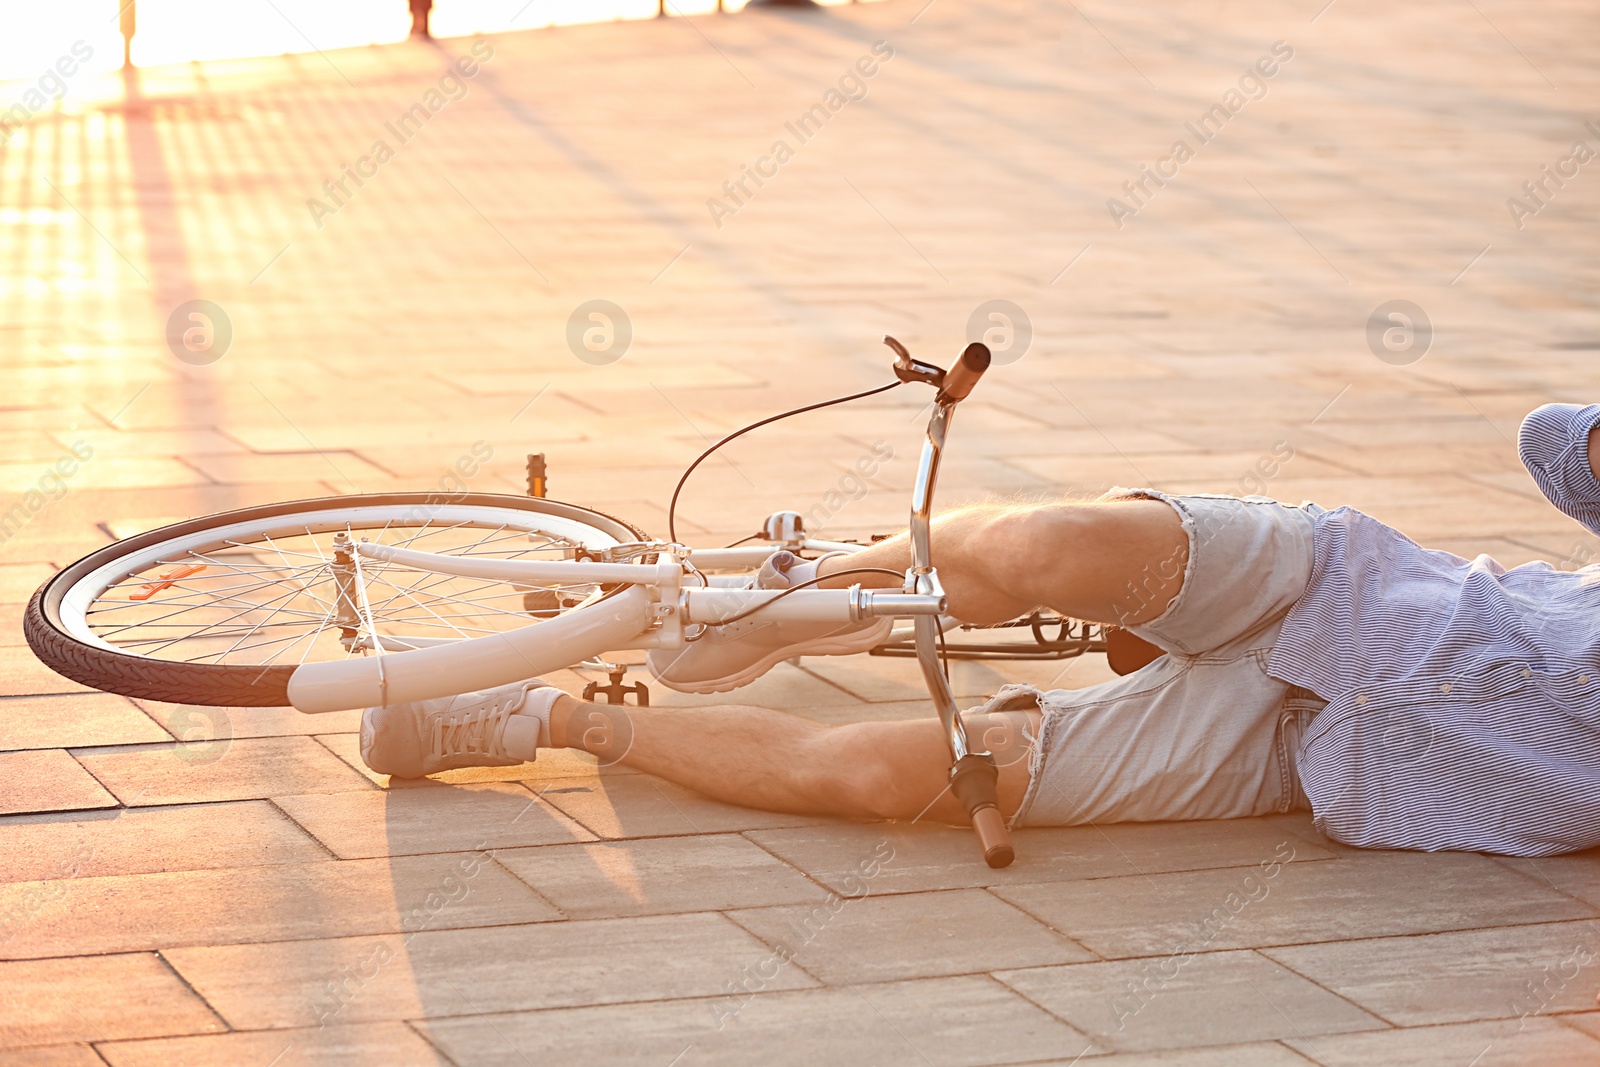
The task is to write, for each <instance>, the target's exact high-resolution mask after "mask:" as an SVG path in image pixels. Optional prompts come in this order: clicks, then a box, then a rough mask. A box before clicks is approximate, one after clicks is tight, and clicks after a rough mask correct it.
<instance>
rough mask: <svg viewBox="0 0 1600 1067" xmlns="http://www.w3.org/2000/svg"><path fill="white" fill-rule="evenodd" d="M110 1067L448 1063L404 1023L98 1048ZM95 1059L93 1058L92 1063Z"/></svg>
mask: <svg viewBox="0 0 1600 1067" xmlns="http://www.w3.org/2000/svg"><path fill="white" fill-rule="evenodd" d="M98 1047H99V1049H100V1054H101V1055H103V1056H104V1057H105V1060H106V1062H107V1063H109V1064H111V1067H207V1065H210V1064H221V1063H226V1064H236V1065H238V1067H269V1065H270V1067H310V1065H312V1064H315V1065H317V1067H367V1065H369V1064H378V1063H381V1064H384V1065H385V1067H449V1063H450V1061H449V1060H446V1059H445V1058H444V1057H443V1056H442V1055H440V1053H439V1052H438V1050H436V1049H435V1048H434V1047H433V1046H432V1045H430V1044H428V1042H427V1041H425V1040H423V1039H422V1037H421V1036H420V1035H418V1033H417V1032H416V1031H415V1030H413V1029H411V1027H409V1026H407V1025H406V1024H405V1023H398V1022H394V1023H362V1024H358V1025H355V1026H323V1027H318V1028H317V1029H315V1030H263V1031H256V1032H254V1033H232V1034H217V1035H214V1036H206V1037H171V1038H163V1039H160V1040H156V1041H127V1042H117V1041H111V1042H106V1043H104V1044H101V1045H99V1046H98ZM96 1062H98V1061H96Z"/></svg>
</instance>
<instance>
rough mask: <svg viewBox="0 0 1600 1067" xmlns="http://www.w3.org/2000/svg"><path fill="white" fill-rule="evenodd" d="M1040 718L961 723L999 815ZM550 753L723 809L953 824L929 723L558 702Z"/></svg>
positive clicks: (1011, 804) (960, 812)
mask: <svg viewBox="0 0 1600 1067" xmlns="http://www.w3.org/2000/svg"><path fill="white" fill-rule="evenodd" d="M1038 719H1039V713H1038V712H1037V711H1033V712H1018V713H1014V714H1011V715H1009V716H1007V715H996V716H969V717H968V719H967V729H968V730H969V732H971V734H972V735H973V738H974V740H975V741H978V739H980V738H982V739H983V740H984V742H985V743H987V745H988V747H989V748H990V750H991V751H994V753H995V756H996V762H997V763H999V764H1000V780H999V786H998V788H999V801H1000V810H1001V811H1002V812H1004V813H1005V814H1006V815H1007V816H1010V815H1011V814H1013V813H1014V812H1015V811H1016V810H1017V806H1018V805H1019V804H1021V803H1022V794H1023V792H1024V790H1026V789H1027V785H1028V775H1027V770H1028V768H1027V758H1026V756H1027V751H1026V747H1025V743H1024V741H1023V738H1022V729H1021V727H1022V725H1023V723H1024V722H1027V723H1028V724H1029V733H1033V732H1034V731H1035V730H1036V729H1037V726H1038ZM550 736H551V740H552V742H553V744H554V746H555V747H557V748H581V749H584V750H585V751H588V752H592V753H594V754H595V755H596V756H599V757H600V759H601V761H602V763H607V764H610V763H622V764H624V765H625V766H628V767H632V768H634V769H635V770H640V771H644V772H645V773H647V774H653V775H656V776H657V777H660V778H665V779H667V780H668V781H671V782H677V783H678V784H679V785H683V786H687V787H688V788H690V789H693V790H695V791H696V792H698V793H703V794H705V795H706V796H709V797H712V798H713V799H716V800H722V801H726V802H727V803H729V804H738V805H741V806H743V807H750V808H761V809H763V810H766V811H782V812H792V813H794V814H800V815H834V816H840V817H843V818H852V819H916V818H919V817H920V818H922V819H924V820H927V821H932V822H948V823H956V824H961V823H964V822H965V821H966V814H965V810H964V809H963V808H962V807H961V805H960V804H959V803H958V802H957V801H956V799H955V798H954V797H953V796H951V795H950V793H949V790H948V788H947V782H948V777H949V771H950V750H949V748H948V747H947V746H946V743H945V739H944V731H943V729H942V728H941V727H940V725H939V721H938V720H937V719H935V718H933V717H932V716H929V717H928V718H927V719H919V720H912V721H907V722H863V723H850V724H847V725H844V726H823V725H821V724H819V723H814V722H812V721H810V720H809V719H803V718H800V717H799V716H797V715H788V714H785V713H783V712H780V711H772V710H770V709H768V708H758V707H750V706H746V705H737V704H731V705H723V706H720V707H714V708H635V707H622V706H615V705H610V704H591V703H588V702H586V701H582V700H577V699H575V698H573V697H562V698H558V699H557V701H556V703H555V706H554V707H552V708H551V710H550Z"/></svg>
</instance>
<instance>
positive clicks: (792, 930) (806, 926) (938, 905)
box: [728, 867, 1097, 985]
mask: <svg viewBox="0 0 1600 1067" xmlns="http://www.w3.org/2000/svg"><path fill="white" fill-rule="evenodd" d="M872 869H873V868H872V867H869V868H867V870H868V871H870V870H872ZM856 885H857V888H856V890H855V893H854V894H853V895H850V896H840V895H831V896H830V897H829V898H828V899H826V900H822V901H812V902H810V903H809V906H804V905H803V906H800V907H774V908H755V909H747V910H741V911H732V912H729V913H728V917H729V918H730V919H732V920H733V921H734V922H736V923H738V924H739V925H741V926H743V927H744V928H745V929H747V930H749V931H750V932H751V933H753V934H755V935H756V936H757V937H760V938H761V939H762V940H763V941H766V942H767V943H768V944H769V945H772V946H773V948H774V949H775V950H779V951H788V952H791V953H793V954H794V960H795V962H796V963H798V964H799V965H800V966H801V967H804V968H805V969H806V971H807V972H808V973H810V974H813V975H815V976H816V977H818V978H820V979H821V980H822V981H824V982H826V983H828V984H829V985H848V984H851V983H859V982H888V981H894V980H896V979H901V978H931V977H937V976H939V975H953V974H973V973H976V972H981V971H992V970H995V969H997V968H1002V967H1004V968H1012V967H1036V966H1042V965H1045V964H1052V963H1083V962H1085V961H1088V960H1094V959H1096V958H1097V957H1096V956H1095V955H1094V953H1092V952H1089V951H1088V950H1086V949H1084V948H1083V947H1082V946H1081V945H1078V944H1076V943H1074V942H1073V941H1071V940H1070V939H1068V938H1065V937H1062V936H1061V935H1060V934H1058V933H1056V932H1055V931H1054V930H1051V929H1050V928H1049V927H1047V926H1045V925H1043V924H1042V923H1039V922H1038V921H1036V920H1035V919H1033V918H1031V917H1030V916H1028V915H1025V914H1023V913H1022V912H1021V911H1019V910H1017V909H1016V908H1013V907H1011V906H1010V905H1009V904H1006V903H1004V902H1003V901H1000V900H997V899H996V898H995V897H993V896H992V895H990V894H989V893H986V892H984V891H983V890H981V889H956V890H951V891H950V892H946V893H900V894H895V895H893V896H887V897H874V896H871V895H870V894H871V892H872V879H871V878H870V877H868V876H866V875H862V876H860V877H859V878H858V880H857V883H856Z"/></svg>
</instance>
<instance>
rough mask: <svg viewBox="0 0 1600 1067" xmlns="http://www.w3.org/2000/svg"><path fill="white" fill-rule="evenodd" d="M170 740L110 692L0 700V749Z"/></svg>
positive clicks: (131, 705)
mask: <svg viewBox="0 0 1600 1067" xmlns="http://www.w3.org/2000/svg"><path fill="white" fill-rule="evenodd" d="M170 740H172V735H171V734H169V733H167V731H165V730H163V729H162V728H161V727H160V726H158V725H157V724H156V722H155V721H154V720H153V719H151V718H150V716H148V715H146V714H145V713H144V712H142V711H140V710H139V709H138V708H137V707H135V706H134V705H133V703H132V702H130V701H129V700H127V699H126V698H124V697H119V696H113V695H112V694H110V693H92V694H91V693H85V694H83V695H81V696H54V697H17V698H13V699H9V700H0V749H24V748H73V747H79V746H89V745H127V744H138V743H140V742H142V741H170Z"/></svg>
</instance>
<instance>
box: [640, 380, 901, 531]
mask: <svg viewBox="0 0 1600 1067" xmlns="http://www.w3.org/2000/svg"><path fill="white" fill-rule="evenodd" d="M904 384H905V382H900V381H895V382H890V383H889V384H888V385H880V386H878V387H877V388H876V389H868V390H866V391H865V392H861V393H852V394H850V395H849V396H841V397H839V398H837V399H835V400H823V401H821V402H819V403H816V404H807V405H806V406H805V407H800V408H794V409H793V410H791V411H785V412H782V413H780V414H777V415H769V416H767V417H766V418H764V419H762V420H761V421H759V422H752V423H751V424H750V425H748V426H746V427H745V428H744V429H742V430H735V431H733V433H730V434H729V435H728V436H726V437H724V438H723V439H722V440H720V441H718V442H717V443H716V444H714V445H712V446H711V447H710V448H708V449H706V450H705V451H704V452H702V453H700V454H699V455H698V456H696V457H695V461H694V462H693V463H691V464H689V466H688V467H687V468H686V469H685V470H684V472H683V477H681V478H679V479H678V484H677V486H676V487H675V488H674V489H673V490H672V501H671V503H669V504H668V505H667V540H668V541H671V542H672V543H673V544H677V543H678V524H677V515H678V494H679V493H681V492H683V483H685V482H687V481H688V480H689V475H691V474H693V473H694V469H695V468H696V467H698V466H700V464H701V463H702V462H703V461H704V460H705V459H706V457H708V456H710V455H711V453H713V452H715V451H716V450H717V449H719V448H721V447H722V446H723V445H725V444H727V443H728V442H729V441H732V440H733V439H734V438H736V437H743V436H744V435H745V434H747V433H749V432H750V431H751V430H758V429H760V428H761V427H763V426H765V425H767V424H768V423H771V422H777V421H778V420H779V419H787V418H788V417H789V416H791V415H803V414H805V413H806V412H808V411H816V410H817V409H818V408H826V407H832V406H833V405H834V404H844V403H848V402H849V401H851V400H860V399H862V398H863V397H868V396H875V395H876V394H878V393H886V392H888V391H889V390H890V389H895V388H898V387H899V386H902V385H904ZM747 540H748V539H747Z"/></svg>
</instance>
